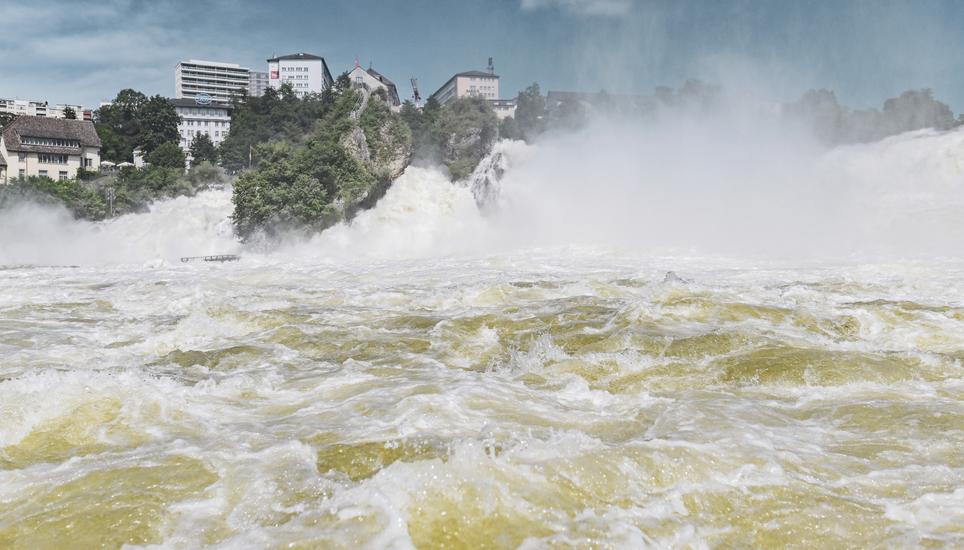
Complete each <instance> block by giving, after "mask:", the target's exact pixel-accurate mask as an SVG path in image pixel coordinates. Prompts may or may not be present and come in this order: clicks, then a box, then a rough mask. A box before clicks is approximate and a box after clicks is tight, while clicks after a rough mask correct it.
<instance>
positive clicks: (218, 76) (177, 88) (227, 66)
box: [174, 59, 251, 103]
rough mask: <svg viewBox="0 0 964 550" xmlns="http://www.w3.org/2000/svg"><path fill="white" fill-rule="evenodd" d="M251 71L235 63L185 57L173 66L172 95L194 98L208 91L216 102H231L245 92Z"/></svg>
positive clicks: (177, 97) (208, 94) (178, 97)
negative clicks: (185, 59) (184, 59)
mask: <svg viewBox="0 0 964 550" xmlns="http://www.w3.org/2000/svg"><path fill="white" fill-rule="evenodd" d="M250 73H251V71H250V70H249V69H247V68H245V67H242V66H241V65H238V64H237V63H221V62H219V61H202V60H199V59H188V60H187V61H181V62H180V63H178V64H177V67H176V68H175V70H174V97H175V98H176V99H194V98H196V97H199V96H200V97H202V98H203V97H204V95H207V96H208V97H210V98H211V101H213V102H215V103H230V102H231V99H232V98H233V97H237V96H244V95H246V94H247V90H248V87H249V86H250V84H251V75H250Z"/></svg>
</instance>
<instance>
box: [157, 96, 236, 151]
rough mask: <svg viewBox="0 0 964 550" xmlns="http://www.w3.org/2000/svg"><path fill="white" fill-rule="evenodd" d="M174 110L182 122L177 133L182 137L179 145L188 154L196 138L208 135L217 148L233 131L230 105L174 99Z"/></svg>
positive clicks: (172, 101)
mask: <svg viewBox="0 0 964 550" xmlns="http://www.w3.org/2000/svg"><path fill="white" fill-rule="evenodd" d="M171 103H172V104H173V105H174V110H175V111H177V116H179V117H181V121H180V122H179V123H178V125H177V132H178V133H179V134H180V135H181V138H180V141H179V142H178V145H180V146H181V149H182V150H183V151H184V152H185V153H187V152H189V151H190V149H191V143H192V142H193V141H194V138H195V137H197V136H198V135H200V134H206V135H207V136H208V137H209V138H211V141H212V142H214V145H215V146H219V145H221V142H223V141H224V138H226V137H228V132H230V131H231V109H230V106H228V105H222V104H217V103H213V102H212V103H205V102H204V100H203V99H202V100H195V99H172V100H171Z"/></svg>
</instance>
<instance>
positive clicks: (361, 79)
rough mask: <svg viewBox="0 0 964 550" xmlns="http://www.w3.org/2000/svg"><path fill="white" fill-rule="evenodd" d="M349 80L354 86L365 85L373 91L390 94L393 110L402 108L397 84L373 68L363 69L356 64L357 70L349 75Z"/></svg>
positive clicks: (389, 98) (353, 70) (389, 99)
mask: <svg viewBox="0 0 964 550" xmlns="http://www.w3.org/2000/svg"><path fill="white" fill-rule="evenodd" d="M348 78H350V79H351V83H352V86H361V85H365V86H367V87H368V89H369V90H371V91H375V90H378V89H382V90H385V93H386V94H388V102H389V104H390V105H391V106H392V109H393V110H397V108H399V107H401V105H402V102H401V101H400V100H399V99H398V89H397V88H396V87H395V83H394V82H392V81H391V80H389V79H387V78H385V76H383V75H382V74H381V73H379V72H378V71H376V70H375V69H373V68H371V67H369V68H367V69H363V68H362V67H361V65H359V64H358V62H355V68H353V69H352V70H351V72H350V73H348Z"/></svg>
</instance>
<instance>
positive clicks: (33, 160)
mask: <svg viewBox="0 0 964 550" xmlns="http://www.w3.org/2000/svg"><path fill="white" fill-rule="evenodd" d="M100 147H101V143H100V138H99V137H97V131H96V130H95V129H94V123H93V122H91V121H89V120H65V119H57V118H50V117H46V116H42V117H41V116H18V117H17V118H16V119H14V120H13V122H11V123H10V124H8V125H7V126H6V127H5V128H4V129H3V133H2V134H0V161H2V162H0V182H2V183H9V181H10V180H12V179H14V178H23V177H29V176H44V177H48V178H51V179H60V180H65V179H72V178H74V177H76V176H77V170H79V169H80V168H84V169H86V170H96V169H97V168H98V166H100ZM3 165H5V166H3Z"/></svg>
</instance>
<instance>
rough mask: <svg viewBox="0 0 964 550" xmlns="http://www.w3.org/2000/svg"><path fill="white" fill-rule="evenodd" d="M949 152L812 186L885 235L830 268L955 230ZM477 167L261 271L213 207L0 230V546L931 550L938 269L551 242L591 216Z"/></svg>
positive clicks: (957, 334) (292, 249)
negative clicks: (480, 189)
mask: <svg viewBox="0 0 964 550" xmlns="http://www.w3.org/2000/svg"><path fill="white" fill-rule="evenodd" d="M566 146H567V145H566V144H564V143H563V144H560V145H559V147H560V148H565V147H566ZM573 146H576V145H573ZM962 146H964V136H962V135H960V134H955V133H951V134H942V135H937V134H927V133H925V134H919V135H911V136H902V137H900V138H897V139H895V140H892V141H891V142H889V143H885V144H877V145H873V146H862V147H857V148H852V149H850V150H847V151H835V152H832V153H831V154H829V155H825V156H823V157H822V159H823V160H822V161H821V162H822V163H823V164H824V166H831V167H833V168H832V169H827V170H829V171H830V172H831V173H833V174H835V176H836V177H837V178H846V179H848V180H852V179H860V178H857V177H855V176H853V174H854V173H858V174H865V175H866V177H865V178H864V179H863V180H862V181H863V183H860V184H859V185H858V186H857V187H855V188H854V189H860V188H861V186H863V187H867V185H869V184H868V183H867V182H878V181H880V180H881V178H882V177H883V176H882V175H881V171H884V172H885V173H886V177H887V178H889V179H888V182H889V183H888V184H887V187H886V188H883V187H881V186H876V187H875V186H871V188H872V189H873V192H872V193H870V195H872V196H873V197H875V198H876V199H879V201H880V202H877V203H875V205H876V206H875V207H874V209H873V211H874V212H875V213H880V212H889V211H890V210H894V209H896V208H897V207H896V206H894V205H895V204H900V205H902V206H901V208H904V210H903V212H904V213H905V214H906V215H904V216H898V217H896V218H895V217H893V216H891V217H889V218H887V219H888V220H896V221H893V223H890V222H887V223H885V222H883V221H881V220H879V219H873V220H869V221H868V220H867V219H866V218H863V219H862V221H861V222H860V223H858V224H855V225H853V227H852V231H850V232H849V233H848V235H849V236H851V237H853V236H854V235H857V236H859V235H860V234H861V232H862V231H866V232H867V234H897V233H899V234H901V235H909V234H911V233H910V232H909V231H908V228H910V227H913V228H917V229H920V230H921V231H922V232H923V233H924V234H926V231H924V230H925V229H927V226H926V225H924V226H921V225H916V224H914V223H912V221H913V220H914V219H915V215H913V212H915V211H916V212H918V213H919V212H927V213H929V214H928V218H929V219H931V220H933V218H934V217H937V218H939V219H944V220H945V221H941V222H940V223H941V224H943V225H942V227H944V228H945V230H947V231H951V232H953V231H954V230H955V228H959V227H960V226H959V224H960V222H959V221H955V220H956V219H957V218H955V217H954V216H953V215H952V214H954V213H955V211H954V210H953V209H954V208H956V207H957V206H958V205H959V204H961V203H960V201H958V200H957V199H959V198H960V197H961V196H962V190H961V189H962V187H964V185H962V184H964V182H962V181H961V178H962V172H961V170H960V169H959V167H958V165H957V163H958V162H959V161H958V160H957V159H958V158H960V159H964V147H962ZM506 147H507V148H508V150H509V152H510V153H512V154H511V155H509V156H510V157H511V158H510V160H512V158H514V159H516V162H517V164H516V165H515V166H510V167H509V168H508V169H507V172H506V177H505V178H503V180H502V181H501V183H500V185H501V186H502V189H501V193H502V195H503V196H504V197H505V198H506V201H505V202H504V204H502V206H501V207H500V208H499V209H498V211H495V212H490V213H488V214H483V213H481V212H480V211H479V208H478V207H477V206H476V203H475V199H474V197H473V195H472V193H471V191H470V190H469V189H468V188H465V187H459V186H454V185H452V184H449V183H448V182H447V181H446V180H445V179H444V177H442V176H441V174H438V173H437V172H435V171H433V170H430V169H418V168H411V169H410V170H409V171H408V172H407V173H406V174H405V175H404V176H403V177H402V178H401V179H400V180H399V181H398V182H397V183H396V184H395V185H394V186H393V187H392V189H391V190H390V191H389V194H388V195H387V196H386V197H385V198H384V199H383V200H382V201H381V202H380V203H379V205H378V206H377V207H376V208H375V209H373V210H371V211H368V212H365V213H363V214H362V215H361V216H359V218H357V219H356V220H355V222H354V223H353V224H351V225H350V226H340V227H336V228H333V229H331V230H329V231H326V232H325V233H323V234H322V235H321V236H319V237H316V238H314V239H312V240H310V241H307V242H305V241H294V240H293V241H292V242H291V243H287V244H283V245H279V246H278V247H277V248H275V249H272V250H264V249H263V248H262V249H259V250H246V249H243V248H242V247H241V246H240V245H239V244H237V243H236V241H235V240H234V238H233V237H232V235H231V230H230V227H231V226H230V221H229V220H228V219H227V216H228V215H229V214H230V192H229V191H228V190H213V191H207V192H204V193H202V194H201V195H199V196H198V197H194V198H191V199H177V200H174V201H167V202H164V203H160V204H157V205H155V207H154V208H153V209H152V211H151V212H149V213H145V214H137V215H131V216H126V217H124V218H120V219H118V220H115V221H114V222H111V223H108V224H85V223H80V222H73V221H71V220H69V219H66V218H65V217H64V216H63V215H61V214H58V213H56V212H50V211H47V210H40V209H35V208H32V207H23V208H20V209H17V210H16V211H12V212H6V213H3V214H0V230H2V235H3V236H2V237H0V245H2V248H0V264H4V265H5V266H6V267H4V268H2V269H0V547H2V548H7V547H10V548H31V549H34V548H94V547H107V548H114V547H119V546H121V545H128V546H129V547H141V546H143V547H165V548H166V547H170V548H195V547H201V546H210V547H214V548H254V547H265V548H358V547H369V548H410V547H416V548H516V547H522V548H545V547H550V548H570V547H574V548H638V547H647V546H652V547H687V548H688V547H740V548H743V547H799V548H817V547H825V548H843V547H862V548H865V547H917V546H929V547H955V546H956V547H960V546H962V545H964V451H962V449H964V367H962V360H964V261H961V260H959V259H957V258H955V256H954V254H948V255H944V256H942V255H941V254H940V253H939V252H940V251H941V250H942V249H940V248H939V247H938V248H937V249H936V250H937V252H935V253H928V254H927V255H925V256H920V255H915V256H914V257H913V259H905V258H906V257H908V256H907V255H906V254H905V255H902V256H900V258H898V259H894V258H893V257H891V258H890V259H877V260H874V261H869V260H867V259H865V258H863V257H855V256H854V255H853V254H851V255H842V256H841V255H838V256H836V257H835V258H834V259H821V258H814V257H812V256H804V255H798V256H795V257H794V258H789V259H788V258H774V257H772V256H762V255H759V254H758V255H752V254H750V255H746V256H742V257H741V259H736V258H734V255H731V254H727V255H718V254H715V253H714V254H709V253H699V252H694V250H696V248H685V249H681V248H678V247H677V248H675V249H673V250H671V251H667V250H660V251H659V253H655V252H652V251H649V250H646V249H645V247H643V248H640V247H632V246H627V245H626V242H625V241H622V242H619V243H616V244H613V243H612V242H610V243H609V244H599V243H596V244H587V243H577V242H575V239H573V238H571V236H572V234H573V233H571V232H568V230H567V227H569V226H570V225H572V224H577V223H578V224H580V225H581V226H583V227H586V226H587V224H586V222H585V220H583V221H581V222H578V221H575V220H574V219H572V218H566V216H567V215H568V213H570V211H569V210H567V208H566V205H567V204H568V203H572V204H578V205H580V206H582V207H583V208H590V209H591V208H592V205H591V204H588V205H587V204H586V201H584V200H582V195H580V194H579V193H575V194H571V195H570V197H569V198H566V197H565V196H563V195H564V193H563V192H562V191H560V192H559V193H558V194H556V196H555V200H553V201H551V202H550V203H549V205H548V207H547V209H546V210H545V211H544V213H543V214H540V213H539V210H538V208H535V207H534V206H533V207H532V208H530V207H529V206H527V203H526V200H527V197H531V196H536V195H544V194H545V193H547V190H545V189H540V188H539V187H538V186H537V185H535V184H531V185H529V184H522V183H519V182H520V181H525V182H529V181H531V180H530V177H529V174H530V173H531V172H532V171H533V170H542V171H549V170H550V169H549V168H547V167H541V166H540V165H539V163H540V162H550V161H549V160H540V153H539V151H533V150H531V149H528V148H523V147H521V146H519V145H514V146H512V145H511V144H510V145H507V146H506ZM955 151H956V155H957V156H955V154H954V152H955ZM513 155H514V156H513ZM869 158H876V159H878V161H879V162H877V163H872V166H873V169H872V170H868V169H867V168H865V165H866V164H867V163H868V162H869V161H867V159H869ZM520 159H521V160H520ZM922 159H923V160H922ZM552 162H556V161H555V160H552ZM895 166H904V167H906V174H905V176H906V177H905V178H904V180H906V181H909V182H911V183H912V184H914V185H917V186H916V187H914V189H913V191H912V192H911V191H908V190H907V189H905V188H902V187H901V185H902V181H904V180H901V176H900V174H899V172H900V170H898V169H897V168H895ZM559 170H563V168H559ZM895 173H898V174H897V175H896V176H895V175H894V174H895ZM513 174H516V176H513ZM610 176H611V179H613V180H618V179H619V178H618V174H610ZM576 177H577V178H578V177H581V175H579V174H576ZM556 181H558V180H556ZM832 181H837V180H836V179H832ZM920 182H923V183H920ZM684 183H685V182H684ZM918 183H919V185H918ZM526 185H529V187H526ZM547 185H549V184H548V183H547ZM600 185H601V186H602V185H603V184H600ZM607 185H608V184H607ZM881 185H883V184H881ZM513 186H516V187H515V188H513ZM613 189H616V190H617V191H618V183H617V184H615V187H605V186H603V187H602V188H601V192H603V191H605V192H613ZM733 192H738V190H733ZM851 196H859V197H864V196H869V195H867V194H862V193H860V192H858V191H854V190H853V189H851ZM897 196H902V197H904V198H903V199H902V200H895V199H894V197H897ZM846 200H847V199H846V198H841V202H844V201H846ZM791 202H794V203H796V202H797V201H796V198H794V200H793V201H791ZM855 202H856V201H855ZM778 203H779V200H777V199H774V204H778ZM908 205H910V206H908ZM911 207H913V208H911ZM888 208H889V209H890V210H888ZM908 208H910V210H908ZM914 208H916V209H917V210H914ZM948 209H950V210H948ZM520 210H526V211H527V212H528V217H527V218H525V219H527V220H529V221H530V222H531V225H526V223H523V222H522V221H520V220H522V218H520V217H519V216H518V215H517V213H518V211H520ZM614 210H615V211H616V212H617V214H616V220H615V222H614V223H615V225H616V226H619V227H622V228H624V230H625V231H629V232H635V233H636V234H637V236H639V239H640V240H642V241H646V243H645V246H649V241H650V239H646V238H644V237H645V236H647V235H649V234H651V232H652V231H653V227H652V226H647V225H645V222H639V223H640V224H642V225H633V224H632V223H630V221H628V220H629V218H620V217H619V215H620V214H619V211H620V208H619V205H617V204H614ZM549 212H556V213H557V214H558V215H559V219H557V220H555V221H554V222H553V223H554V224H555V225H554V226H553V227H555V229H553V230H552V231H550V230H549V229H548V228H547V222H546V221H545V220H546V219H548V216H549ZM655 212H656V211H655V210H653V211H652V212H651V213H655ZM957 213H959V211H958V212H957ZM838 214H839V212H838ZM654 215H655V214H654ZM587 216H589V215H588V214H587ZM707 217H708V218H710V220H711V221H713V216H712V215H708V216H707ZM917 217H918V218H919V217H920V216H917ZM669 219H670V216H668V215H667V216H662V217H659V218H658V223H659V224H663V225H665V224H668V223H669V221H668V220H669ZM908 220H910V221H908ZM589 221H590V222H591V223H590V224H589V225H592V226H593V227H595V228H597V229H598V228H603V229H600V231H602V232H603V233H593V234H592V236H593V238H596V237H599V235H601V234H604V229H605V228H606V223H607V220H605V219H603V218H598V219H596V221H593V219H592V218H591V216H590V219H589ZM918 221H919V220H918ZM537 222H538V223H537ZM597 222H598V223H597ZM765 222H766V223H770V221H767V220H765ZM687 223H688V224H689V225H693V224H695V223H698V222H697V221H695V220H694V219H693V218H689V220H688V222H687ZM713 223H716V222H715V221H713ZM888 223H890V224H889V225H888ZM921 223H923V222H921ZM955 223H956V224H958V225H954V224H955ZM494 227H495V228H510V230H498V229H494ZM801 227H802V226H799V225H798V226H794V227H784V228H782V229H781V228H779V227H774V228H773V231H774V232H776V233H777V234H779V235H783V236H786V235H790V234H791V233H794V232H799V231H802V229H801ZM882 228H883V229H882ZM887 228H889V229H890V230H891V232H890V233H887V231H886V229H887ZM947 228H950V229H947ZM670 229H672V227H670ZM751 229H754V228H752V227H746V226H745V227H741V228H738V234H733V235H729V236H728V238H738V237H739V236H740V235H741V234H745V233H744V232H749V231H750V230H751ZM721 231H723V230H722V229H720V230H717V231H711V233H713V234H712V235H710V236H712V237H714V240H709V241H706V243H708V244H709V245H710V246H713V245H715V244H716V242H717V241H716V240H715V239H722V238H723V236H722V235H720V232H721ZM881 232H883V233H881ZM550 233H553V234H557V235H563V238H562V239H560V241H557V242H551V241H550V240H547V239H543V238H542V237H543V236H544V235H547V234H550ZM674 235H675V236H677V237H678V238H679V239H683V238H684V237H686V236H687V235H688V234H687V233H685V232H683V233H681V232H676V233H672V234H665V235H661V236H659V237H658V238H657V237H653V238H652V239H651V240H654V241H655V240H657V239H659V240H662V241H664V242H671V241H672V240H673V236H674ZM838 236H839V235H838ZM959 237H960V235H959V234H952V235H950V236H949V235H947V234H945V233H941V234H936V235H934V237H933V239H926V240H913V241H912V242H913V243H915V244H917V245H919V246H916V250H915V251H919V250H921V249H927V250H930V247H931V246H932V245H933V246H938V245H941V243H945V244H946V243H949V242H953V239H959ZM814 238H815V239H819V238H820V237H819V235H816V233H814ZM854 238H855V239H857V240H858V241H859V239H858V238H857V237H854ZM597 240H604V239H601V238H600V239H597ZM802 240H806V239H802ZM837 240H840V239H837ZM827 242H830V241H827ZM765 244H766V243H765ZM873 247H874V245H873V243H869V242H868V243H867V248H873ZM878 248H879V247H878ZM768 249H769V247H768V246H763V247H762V248H761V250H764V251H766V250H768ZM230 252H241V253H242V255H243V256H242V260H241V261H240V262H237V263H228V264H205V263H181V262H179V261H178V257H179V256H181V255H196V254H205V253H230ZM958 253H959V251H958ZM880 258H884V257H883V256H880Z"/></svg>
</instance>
